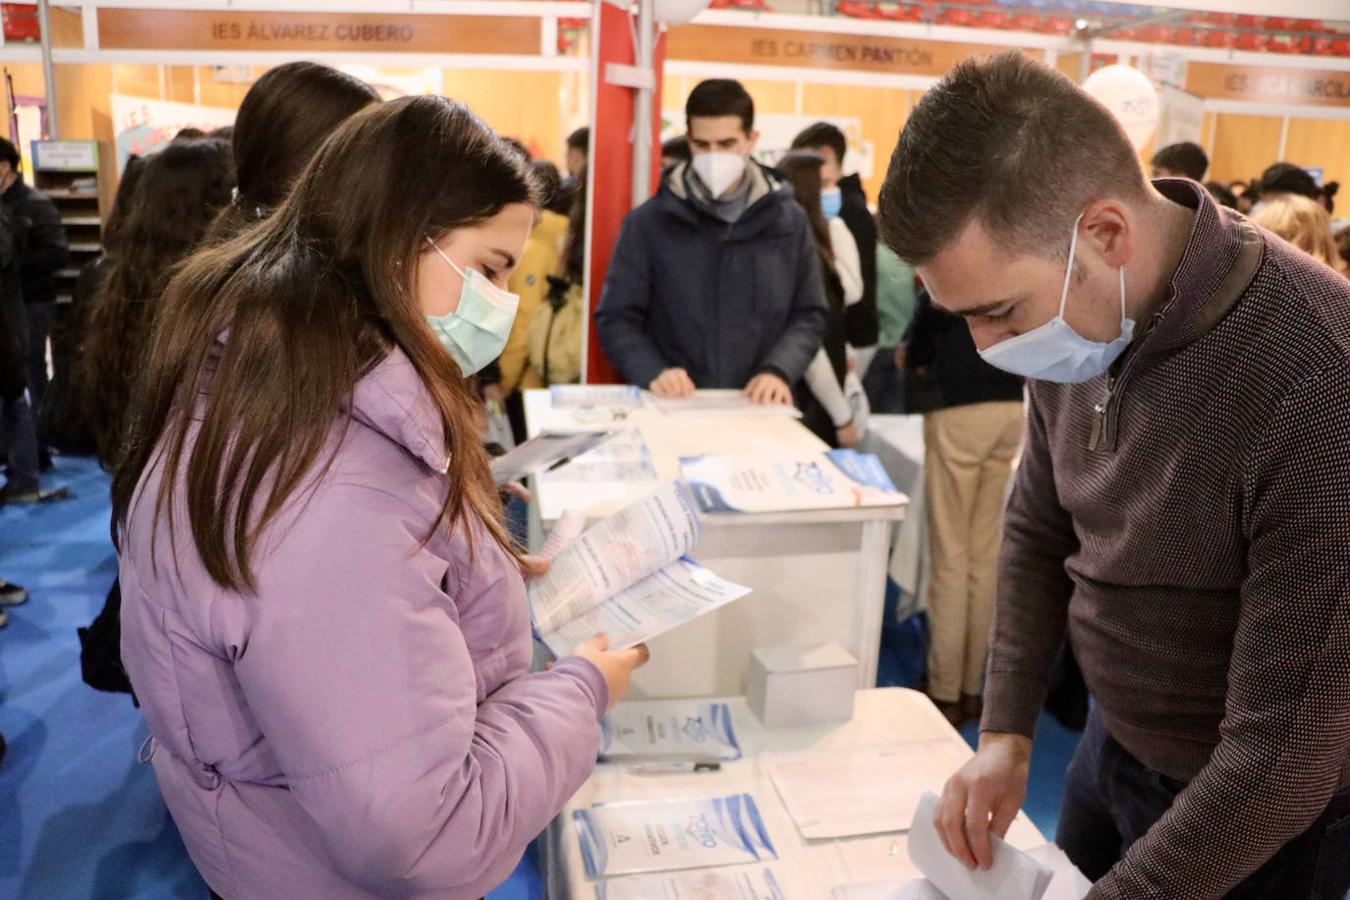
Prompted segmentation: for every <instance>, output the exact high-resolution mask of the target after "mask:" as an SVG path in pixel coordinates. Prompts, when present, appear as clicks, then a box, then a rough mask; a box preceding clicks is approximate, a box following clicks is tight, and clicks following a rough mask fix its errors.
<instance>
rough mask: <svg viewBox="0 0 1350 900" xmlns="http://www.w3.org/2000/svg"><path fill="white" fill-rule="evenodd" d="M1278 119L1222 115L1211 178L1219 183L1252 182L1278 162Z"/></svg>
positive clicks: (1215, 134)
mask: <svg viewBox="0 0 1350 900" xmlns="http://www.w3.org/2000/svg"><path fill="white" fill-rule="evenodd" d="M1282 127H1283V119H1281V118H1280V117H1278V116H1243V115H1237V114H1234V113H1219V114H1218V117H1217V121H1216V122H1215V126H1214V152H1213V153H1211V154H1210V162H1209V177H1210V178H1211V179H1213V180H1216V181H1225V182H1226V181H1237V180H1241V181H1248V180H1250V179H1252V178H1257V177H1259V176H1260V175H1261V173H1262V172H1263V171H1264V170H1265V168H1266V166H1268V165H1270V164H1271V163H1273V162H1276V157H1277V155H1278V154H1279V152H1280V129H1281V128H1282Z"/></svg>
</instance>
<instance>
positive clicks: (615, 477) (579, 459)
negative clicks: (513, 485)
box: [539, 428, 657, 484]
mask: <svg viewBox="0 0 1350 900" xmlns="http://www.w3.org/2000/svg"><path fill="white" fill-rule="evenodd" d="M539 477H540V480H541V481H542V482H544V483H546V484H553V483H557V482H564V481H566V482H575V481H584V482H614V481H656V480H657V474H656V465H655V464H654V463H653V462H652V451H651V449H650V448H648V446H647V442H646V441H645V440H643V438H642V432H641V431H639V430H637V429H636V428H625V429H623V430H622V431H620V432H618V433H617V434H613V435H611V437H609V438H608V439H607V440H605V441H603V442H602V443H600V444H599V445H598V446H596V447H595V448H593V449H591V450H589V451H587V452H585V453H582V454H579V455H574V456H573V457H572V461H571V462H569V463H566V464H565V465H561V466H559V467H558V468H556V469H553V470H552V471H546V472H543V473H542V474H541V475H540V476H539Z"/></svg>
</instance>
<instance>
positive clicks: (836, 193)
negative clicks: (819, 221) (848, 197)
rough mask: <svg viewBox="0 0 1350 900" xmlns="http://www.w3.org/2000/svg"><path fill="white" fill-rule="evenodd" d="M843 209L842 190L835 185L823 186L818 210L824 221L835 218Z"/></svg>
mask: <svg viewBox="0 0 1350 900" xmlns="http://www.w3.org/2000/svg"><path fill="white" fill-rule="evenodd" d="M843 209H844V192H843V191H841V190H839V188H837V187H832V188H825V189H824V190H822V191H821V192H820V211H821V212H823V213H824V214H825V219H826V221H829V220H830V219H833V218H837V217H838V215H839V213H840V212H842V211H843Z"/></svg>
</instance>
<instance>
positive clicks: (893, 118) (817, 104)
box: [802, 84, 922, 204]
mask: <svg viewBox="0 0 1350 900" xmlns="http://www.w3.org/2000/svg"><path fill="white" fill-rule="evenodd" d="M920 96H922V95H921V94H919V93H918V92H911V91H903V90H898V89H895V88H867V87H854V86H852V85H835V84H805V85H802V113H803V114H804V115H808V116H809V115H822V116H852V117H856V118H857V119H858V120H859V121H860V122H861V123H862V139H863V140H864V141H870V142H871V143H872V153H873V162H872V175H871V177H868V178H864V179H863V188H864V189H865V190H866V192H867V199H868V201H869V202H870V203H873V204H875V203H876V202H877V192H878V191H880V190H881V183H882V181H883V180H884V179H885V175H886V165H887V164H888V163H889V162H890V159H891V153H892V152H894V150H895V145H896V143H897V142H898V141H899V138H900V130H901V129H902V128H904V126H905V119H906V118H908V117H909V111H910V109H911V108H912V107H913V104H914V103H915V102H917V101H918V99H919V97H920Z"/></svg>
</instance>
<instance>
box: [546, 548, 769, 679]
mask: <svg viewBox="0 0 1350 900" xmlns="http://www.w3.org/2000/svg"><path fill="white" fill-rule="evenodd" d="M582 539H583V540H584V536H583V538H582ZM748 593H750V588H748V587H746V586H745V585H742V584H737V583H736V582H734V581H728V580H727V579H725V578H722V577H721V576H719V575H716V574H715V573H713V572H710V571H708V570H707V569H705V568H703V567H702V566H700V565H699V564H698V563H696V562H694V561H693V560H691V559H679V560H676V561H675V562H673V563H671V564H670V565H668V566H666V567H665V568H663V569H661V570H660V571H658V572H656V573H654V574H653V575H651V576H649V577H647V578H644V579H642V580H641V581H639V582H638V583H637V584H634V585H631V586H630V587H627V588H625V589H624V590H622V591H620V592H619V593H617V594H615V595H614V596H613V597H611V598H610V599H608V600H605V601H603V602H601V603H600V604H599V605H598V606H593V607H591V608H590V609H588V610H586V611H585V612H583V613H581V614H579V615H576V616H574V617H573V618H571V619H567V620H566V621H564V622H562V623H561V624H560V625H557V626H556V627H554V628H553V629H552V630H551V631H547V632H545V631H543V629H540V632H541V638H542V640H543V642H544V644H545V645H546V646H547V647H548V648H549V650H551V651H553V654H554V655H555V656H565V655H566V654H568V653H570V652H571V651H572V649H573V648H574V647H576V646H577V644H580V643H581V642H582V641H584V640H586V639H587V638H590V637H593V636H594V635H597V634H605V635H607V636H608V637H609V646H610V647H611V648H612V649H614V650H626V649H627V648H629V647H633V646H636V645H638V644H641V643H644V642H646V641H649V640H651V639H652V638H654V637H657V636H659V635H662V634H665V633H666V632H667V631H670V630H671V629H673V628H678V627H679V626H680V625H683V624H684V623H685V622H692V621H693V620H694V619H697V618H698V617H699V616H702V615H705V614H706V613H710V612H712V611H713V610H714V609H717V608H718V607H721V606H725V605H727V604H728V603H730V602H732V601H733V600H739V599H740V598H741V597H744V596H745V595H746V594H748Z"/></svg>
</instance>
